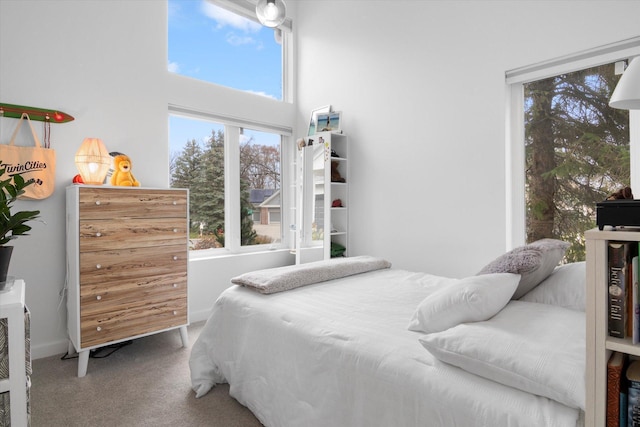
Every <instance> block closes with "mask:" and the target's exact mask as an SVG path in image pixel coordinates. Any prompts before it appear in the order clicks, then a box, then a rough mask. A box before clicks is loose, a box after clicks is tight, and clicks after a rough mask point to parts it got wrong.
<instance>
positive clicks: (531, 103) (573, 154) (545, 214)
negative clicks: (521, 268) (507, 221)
mask: <svg viewBox="0 0 640 427" xmlns="http://www.w3.org/2000/svg"><path fill="white" fill-rule="evenodd" d="M614 67H615V64H604V65H600V66H597V67H591V68H587V69H584V70H579V71H573V72H570V73H563V74H560V75H556V76H552V77H549V78H546V79H542V80H537V81H533V82H530V83H526V84H525V85H524V114H525V117H524V130H525V172H526V181H525V196H526V199H525V200H526V233H527V242H529V243H530V242H534V241H536V240H539V239H542V238H547V237H549V238H557V239H560V240H564V241H567V242H570V243H571V246H570V247H569V249H568V250H567V255H566V257H567V261H583V260H584V259H585V247H584V238H583V233H584V231H585V230H588V229H591V228H593V227H595V225H596V223H595V218H596V217H595V207H596V203H597V202H600V201H602V200H604V199H605V198H606V197H607V196H608V195H609V194H611V193H613V192H615V191H617V190H618V189H620V188H622V187H625V186H629V185H630V162H629V159H630V151H629V149H630V147H629V112H628V111H625V110H618V109H615V108H611V107H609V105H608V101H609V98H610V97H611V94H612V93H613V90H614V88H615V86H616V83H617V82H618V80H619V79H620V76H617V75H616V74H615V71H614Z"/></svg>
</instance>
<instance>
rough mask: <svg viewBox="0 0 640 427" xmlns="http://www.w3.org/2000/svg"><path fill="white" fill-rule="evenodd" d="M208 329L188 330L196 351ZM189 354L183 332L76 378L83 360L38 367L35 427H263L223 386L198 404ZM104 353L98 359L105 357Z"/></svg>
mask: <svg viewBox="0 0 640 427" xmlns="http://www.w3.org/2000/svg"><path fill="white" fill-rule="evenodd" d="M203 325H204V322H200V323H197V324H195V325H191V326H190V327H189V341H190V343H191V345H192V344H193V342H194V341H195V339H196V338H197V337H198V334H199V333H200V330H201V328H202V326H203ZM191 345H190V346H189V348H183V347H181V341H180V334H179V333H178V331H177V330H176V331H169V332H164V333H161V334H157V335H153V336H149V337H145V338H140V339H138V340H135V341H133V342H132V343H131V344H130V345H127V346H124V347H122V348H120V349H119V350H117V351H116V352H114V353H113V354H111V355H110V356H108V357H105V358H94V357H92V358H90V359H89V368H88V370H87V376H85V377H84V378H78V377H77V367H78V362H77V359H70V360H61V356H62V355H60V356H53V357H48V358H44V359H38V360H34V361H33V375H32V377H31V383H32V385H31V402H32V403H31V425H32V426H33V427H40V426H46V427H50V426H51V427H56V426H83V427H84V426H91V427H100V426H136V427H138V426H154V427H155V426H212V427H217V426H220V427H254V426H256V427H260V426H262V424H260V422H259V421H258V420H257V419H256V418H255V417H254V416H253V414H252V413H251V411H249V410H248V409H247V408H245V407H244V406H242V405H240V404H239V403H238V402H237V401H236V400H235V399H233V398H232V397H230V396H229V387H228V385H226V384H225V385H219V386H216V387H215V388H214V389H213V390H211V391H210V392H209V393H208V394H207V395H205V396H203V397H202V398H200V399H196V398H195V395H194V393H193V391H192V390H191V383H190V378H189V354H190V352H191ZM105 353H106V351H100V352H97V353H96V354H95V356H100V355H101V354H105Z"/></svg>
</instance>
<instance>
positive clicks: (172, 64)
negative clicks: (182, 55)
mask: <svg viewBox="0 0 640 427" xmlns="http://www.w3.org/2000/svg"><path fill="white" fill-rule="evenodd" d="M169 72H171V73H179V72H180V65H178V63H177V62H169Z"/></svg>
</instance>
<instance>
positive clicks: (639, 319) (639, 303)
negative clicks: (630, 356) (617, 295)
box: [631, 255, 640, 344]
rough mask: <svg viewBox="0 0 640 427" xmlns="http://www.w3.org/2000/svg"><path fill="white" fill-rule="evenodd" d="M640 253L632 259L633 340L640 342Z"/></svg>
mask: <svg viewBox="0 0 640 427" xmlns="http://www.w3.org/2000/svg"><path fill="white" fill-rule="evenodd" d="M639 276H640V274H639V273H638V255H635V256H634V257H633V258H632V259H631V317H632V323H631V340H632V342H633V344H638V343H640V288H639V286H640V285H639V283H638V277H639Z"/></svg>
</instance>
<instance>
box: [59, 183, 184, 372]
mask: <svg viewBox="0 0 640 427" xmlns="http://www.w3.org/2000/svg"><path fill="white" fill-rule="evenodd" d="M188 211H189V209H188V191H187V190H181V189H145V188H127V187H106V186H105V187H103V186H72V187H68V188H67V258H68V262H69V281H68V285H67V310H68V319H67V321H68V329H69V338H70V342H71V345H73V347H74V348H75V350H76V351H77V352H78V353H79V364H78V376H84V375H85V374H86V369H87V363H88V356H89V350H91V349H93V348H97V347H101V346H105V345H108V344H113V343H117V342H121V341H125V340H129V339H131V338H138V337H142V336H145V335H149V334H152V333H157V332H162V331H166V330H170V329H175V328H180V333H181V338H182V340H183V345H185V346H186V345H187V342H186V341H187V337H186V326H187V325H188V324H189V315H188V299H187V298H188V295H187V294H188V288H187V266H188V237H189V228H188ZM71 345H70V348H71Z"/></svg>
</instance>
